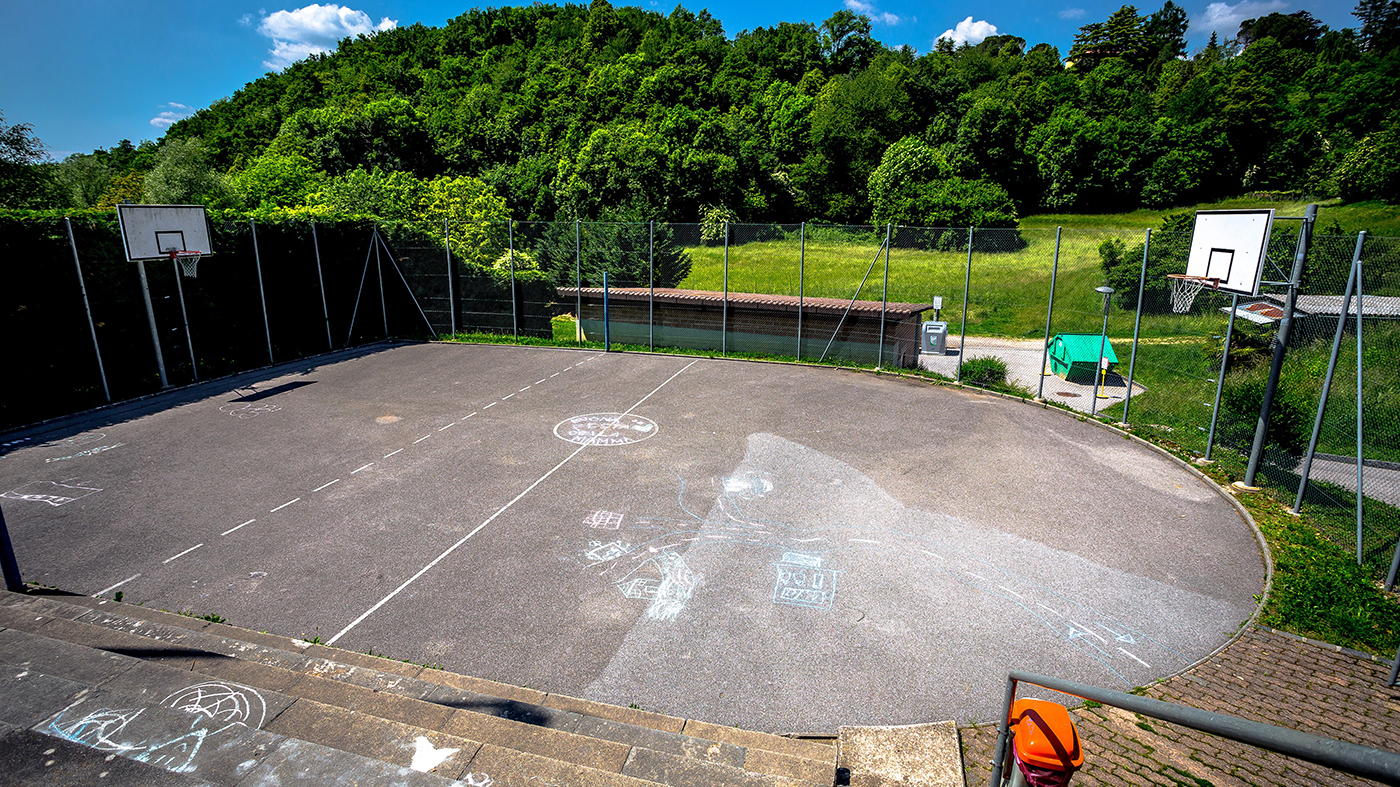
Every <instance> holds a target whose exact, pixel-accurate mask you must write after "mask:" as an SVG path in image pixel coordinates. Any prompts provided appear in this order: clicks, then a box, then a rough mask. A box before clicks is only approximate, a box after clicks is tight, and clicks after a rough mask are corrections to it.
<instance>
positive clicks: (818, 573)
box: [773, 552, 837, 609]
mask: <svg viewBox="0 0 1400 787" xmlns="http://www.w3.org/2000/svg"><path fill="white" fill-rule="evenodd" d="M774 565H775V566H776V568H777V569H778V581H777V583H776V584H775V585H774V586H773V603H774V604H791V605H793V606H795V607H810V608H812V609H831V602H832V601H834V600H835V598H836V574H837V572H836V571H835V570H833V569H829V568H822V559H821V557H819V556H817V555H806V554H803V553H801V552H784V553H783V559H782V560H781V561H780V562H778V563H776V564H774Z"/></svg>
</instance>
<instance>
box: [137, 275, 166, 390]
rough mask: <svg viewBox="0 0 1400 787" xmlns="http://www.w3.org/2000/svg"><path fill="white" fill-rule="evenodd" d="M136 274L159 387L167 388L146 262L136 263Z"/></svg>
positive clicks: (163, 358) (163, 359) (163, 357)
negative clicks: (144, 300)
mask: <svg viewBox="0 0 1400 787" xmlns="http://www.w3.org/2000/svg"><path fill="white" fill-rule="evenodd" d="M136 272H137V273H140V274H141V296H142V297H143V298H145V299H146V322H147V323H149V324H150V326H151V343H152V344H154V345H155V346H156V368H157V369H159V370H160V387H161V388H169V387H170V380H169V379H167V378H166V376H165V356H164V355H162V354H161V352H160V332H159V331H158V330H156V310H155V309H154V308H153V307H152V306H151V287H150V285H149V284H148V283H147V282H146V262H145V261H144V260H137V261H136Z"/></svg>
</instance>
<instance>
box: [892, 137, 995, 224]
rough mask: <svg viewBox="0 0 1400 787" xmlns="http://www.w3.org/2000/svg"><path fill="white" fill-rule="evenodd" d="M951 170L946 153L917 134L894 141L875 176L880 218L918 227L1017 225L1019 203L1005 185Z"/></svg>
mask: <svg viewBox="0 0 1400 787" xmlns="http://www.w3.org/2000/svg"><path fill="white" fill-rule="evenodd" d="M950 172H951V167H950V166H949V164H948V162H947V160H946V159H944V157H943V156H942V154H940V153H939V152H938V151H936V150H934V149H933V148H931V147H929V146H928V145H927V144H926V143H925V142H924V141H923V140H921V139H919V138H917V137H912V136H910V137H905V138H904V139H901V140H900V141H899V142H896V143H895V144H893V145H891V146H889V148H887V149H886V150H885V155H884V157H883V159H882V160H881V161H880V166H878V167H876V168H875V171H874V172H872V173H871V174H870V179H869V186H870V188H869V190H870V198H871V201H872V202H873V203H874V212H873V216H872V218H873V220H874V222H875V223H877V224H885V223H893V224H900V225H905V226H914V227H981V228H987V227H1014V226H1016V208H1015V206H1014V205H1013V204H1012V202H1011V197H1010V195H1008V194H1007V193H1006V190H1005V189H1003V188H1002V187H1000V186H998V185H997V184H996V183H994V182H991V181H987V180H965V179H963V178H959V177H954V176H952V175H951V174H950Z"/></svg>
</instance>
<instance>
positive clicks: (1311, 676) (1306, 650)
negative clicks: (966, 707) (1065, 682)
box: [961, 629, 1400, 787]
mask: <svg viewBox="0 0 1400 787" xmlns="http://www.w3.org/2000/svg"><path fill="white" fill-rule="evenodd" d="M1389 672H1390V664H1389V663H1388V662H1386V661H1378V660H1372V659H1370V658H1367V657H1363V656H1360V655H1359V654H1353V653H1351V652H1347V651H1338V650H1336V649H1333V648H1332V647H1331V646H1327V645H1321V644H1315V643H1311V642H1305V641H1302V640H1299V639H1296V638H1293V637H1291V636H1289V635H1285V634H1280V633H1277V632H1274V631H1271V630H1267V629H1256V630H1253V631H1250V632H1248V633H1246V634H1245V635H1244V636H1243V637H1240V638H1239V639H1238V640H1236V641H1235V642H1234V644H1232V645H1230V647H1228V648H1226V649H1225V651H1224V652H1222V653H1221V654H1220V655H1219V656H1217V657H1216V658H1214V659H1211V660H1210V661H1209V662H1207V663H1205V664H1202V665H1201V666H1199V667H1197V668H1195V669H1193V670H1191V671H1190V672H1188V673H1186V674H1184V675H1180V676H1177V677H1175V678H1172V679H1171V680H1168V681H1166V682H1164V683H1160V684H1158V685H1156V686H1153V687H1152V688H1150V689H1148V690H1147V692H1146V695H1147V696H1149V697H1153V698H1155V699H1160V700H1165V701H1167V702H1177V703H1181V704H1183V705H1189V706H1191V707H1193V708H1201V709H1203V710H1208V711H1214V712H1218V713H1228V714H1230V715H1232V716H1239V717H1241V718H1245V719H1252V720H1254V721H1262V722H1265V723H1268V724H1277V725H1279V726H1283V727H1290V728H1293V729H1300V730H1303V731H1305V732H1310V733H1313V734H1315V735H1325V736H1327V737H1330V738H1336V739H1338V740H1343V741H1350V742H1352V743H1359V744H1363V745H1366V746H1374V747H1377V748H1383V749H1389V750H1391V751H1394V750H1396V749H1397V748H1400V687H1395V688H1388V687H1387V686H1386V685H1385V680H1386V678H1387V677H1388V675H1389ZM1029 696H1036V695H1035V694H1033V693H1032V694H1029ZM1072 714H1073V716H1074V720H1075V724H1077V725H1078V727H1079V733H1080V736H1081V737H1082V738H1083V741H1084V750H1085V766H1084V768H1083V770H1081V771H1080V772H1079V774H1078V775H1076V776H1075V778H1074V784H1075V785H1076V787H1088V786H1089V785H1171V786H1172V787H1178V786H1179V787H1235V786H1236V785H1239V786H1240V787H1244V786H1246V785H1247V786H1248V787H1262V786H1263V785H1319V784H1326V785H1360V784H1375V782H1372V781H1368V780H1365V779H1357V778H1355V777H1352V776H1348V775H1346V774H1342V773H1338V772H1336V771H1332V770H1329V769H1326V768H1322V767H1320V766H1317V765H1312V764H1310V763H1306V762H1303V761H1301V760H1296V759H1293V758H1291V757H1284V756H1282V755H1277V754H1272V753H1270V752H1266V751H1263V750H1262V749H1256V748H1254V747H1252V746H1245V745H1243V744H1239V743H1235V742H1234V741H1229V740H1226V739H1224V738H1217V737H1215V736H1212V735H1206V734H1205V733H1200V732H1196V731H1195V730H1189V729H1186V728H1183V727H1178V726H1175V725H1172V724H1166V723H1164V722H1160V721H1158V720H1156V719H1152V718H1146V717H1142V716H1138V715H1136V714H1133V713H1128V712H1126V711H1122V710H1118V709H1116V708H1109V707H1106V706H1105V707H1101V708H1095V709H1092V710H1091V709H1080V710H1077V711H1073V712H1072ZM961 734H962V745H963V765H964V769H965V771H966V774H967V783H968V785H969V787H973V785H984V784H986V783H987V780H988V779H989V778H990V777H991V766H990V764H989V763H990V760H991V758H992V747H993V745H994V744H995V742H996V729H995V728H994V727H992V726H991V725H987V726H982V727H976V728H965V729H963V730H961Z"/></svg>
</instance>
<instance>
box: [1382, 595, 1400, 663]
mask: <svg viewBox="0 0 1400 787" xmlns="http://www.w3.org/2000/svg"><path fill="white" fill-rule="evenodd" d="M1390 573H1391V575H1392V576H1393V575H1394V574H1395V569H1393V568H1392V569H1391V570H1390ZM1391 584H1394V583H1391ZM1386 590H1390V588H1389V587H1387V588H1386ZM1397 678H1400V648H1397V649H1396V650H1395V661H1393V662H1391V664H1390V677H1389V678H1386V681H1385V685H1387V686H1394V685H1395V681H1396V679H1397Z"/></svg>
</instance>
